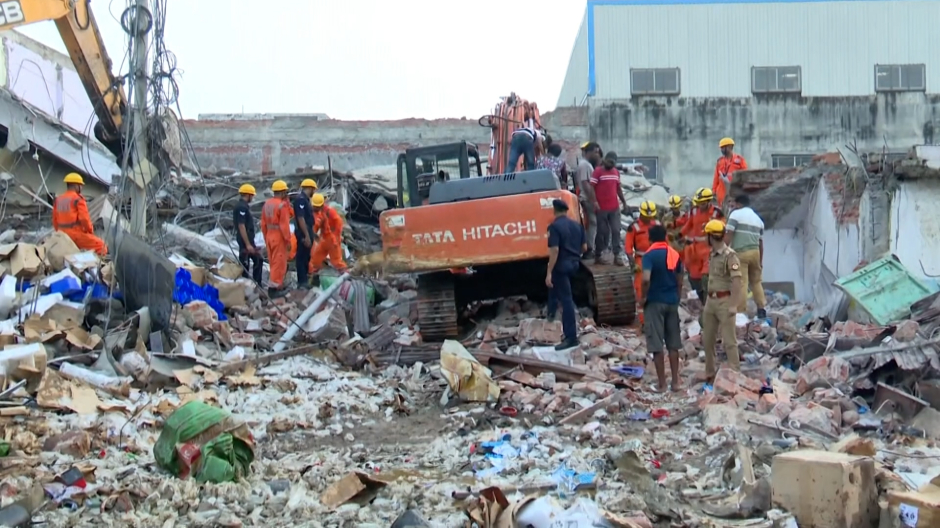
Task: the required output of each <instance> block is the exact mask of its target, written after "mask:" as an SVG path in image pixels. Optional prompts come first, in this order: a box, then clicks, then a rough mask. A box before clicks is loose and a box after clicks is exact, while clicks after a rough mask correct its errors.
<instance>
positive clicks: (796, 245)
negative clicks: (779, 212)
mask: <svg viewBox="0 0 940 528" xmlns="http://www.w3.org/2000/svg"><path fill="white" fill-rule="evenodd" d="M763 277H764V282H792V283H793V288H794V290H795V293H796V298H797V299H800V300H802V299H803V298H805V296H806V294H805V293H804V292H803V288H804V283H803V239H802V237H801V236H800V231H799V230H798V229H771V230H769V231H766V232H764V274H763Z"/></svg>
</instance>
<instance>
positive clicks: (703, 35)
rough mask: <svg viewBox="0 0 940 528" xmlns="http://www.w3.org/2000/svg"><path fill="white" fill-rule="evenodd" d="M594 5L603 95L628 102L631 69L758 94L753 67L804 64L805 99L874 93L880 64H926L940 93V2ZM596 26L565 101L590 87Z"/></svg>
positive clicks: (724, 93)
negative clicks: (666, 71) (674, 71)
mask: <svg viewBox="0 0 940 528" xmlns="http://www.w3.org/2000/svg"><path fill="white" fill-rule="evenodd" d="M601 4H603V2H602V3H601ZM588 9H594V41H595V46H594V47H595V68H596V92H595V97H596V98H598V99H625V98H629V97H630V96H631V90H630V69H631V68H679V69H680V71H681V96H683V97H749V96H751V67H752V66H800V67H801V77H802V93H803V95H805V96H854V95H870V94H872V93H874V91H875V88H874V84H875V74H874V66H875V65H876V64H916V63H926V64H927V68H926V84H927V91H928V92H930V93H940V60H936V59H935V60H934V61H933V64H930V62H931V61H930V57H931V55H932V56H934V57H936V56H937V53H936V50H938V49H940V30H938V29H937V24H938V22H940V1H936V0H894V1H833V2H763V3H729V4H717V3H712V4H704V3H700V4H685V5H595V6H593V7H591V6H590V3H589V7H588ZM585 20H587V16H586V17H585ZM587 25H588V24H587V23H586V22H585V23H584V24H582V30H581V33H579V34H578V40H577V43H576V44H575V53H573V54H572V63H573V64H569V66H568V77H567V78H566V80H565V83H564V88H563V89H562V94H563V96H564V98H561V99H560V100H559V104H561V103H563V102H567V101H570V100H571V93H573V92H575V91H577V89H578V88H580V87H582V86H585V85H586V84H587V75H586V74H585V73H584V72H586V71H587V69H588V65H587V63H588V53H587V52H586V51H587V50H585V52H584V53H581V52H580V48H579V46H581V45H582V44H581V43H582V42H583V43H584V44H583V45H584V47H585V48H586V47H587V41H588V38H587V35H582V33H586V32H587ZM581 61H583V62H584V64H583V65H582V64H580V62H581ZM575 62H577V63H578V64H574V63H575ZM582 79H583V80H582Z"/></svg>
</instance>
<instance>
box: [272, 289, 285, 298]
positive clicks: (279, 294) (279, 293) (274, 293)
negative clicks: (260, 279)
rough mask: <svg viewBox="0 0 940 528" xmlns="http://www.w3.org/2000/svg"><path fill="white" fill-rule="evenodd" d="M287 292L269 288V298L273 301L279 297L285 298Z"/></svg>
mask: <svg viewBox="0 0 940 528" xmlns="http://www.w3.org/2000/svg"><path fill="white" fill-rule="evenodd" d="M286 293H287V292H286V291H285V290H284V288H268V297H270V298H272V299H277V298H278V297H283V296H284V295H285V294H286Z"/></svg>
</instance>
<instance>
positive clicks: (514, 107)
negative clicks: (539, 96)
mask: <svg viewBox="0 0 940 528" xmlns="http://www.w3.org/2000/svg"><path fill="white" fill-rule="evenodd" d="M479 123H480V126H484V127H487V128H489V129H490V158H489V163H488V171H487V174H491V175H492V174H505V173H507V172H516V171H517V170H519V169H520V168H521V166H522V164H521V160H520V162H519V163H518V164H517V165H516V166H513V167H507V163H508V161H507V158H508V157H509V143H510V142H511V141H512V133H513V131H514V130H516V129H518V128H521V127H530V128H536V129H541V128H542V117H541V115H540V114H539V107H538V105H536V104H535V103H532V102H529V101H526V100H525V99H523V98H521V97H519V96H518V95H516V94H515V92H513V93H511V94H509V96H508V97H503V98H501V99H500V102H499V104H497V105H496V108H494V109H493V113H492V114H490V115H485V116H483V117H481V118H480V121H479ZM537 154H538V153H537Z"/></svg>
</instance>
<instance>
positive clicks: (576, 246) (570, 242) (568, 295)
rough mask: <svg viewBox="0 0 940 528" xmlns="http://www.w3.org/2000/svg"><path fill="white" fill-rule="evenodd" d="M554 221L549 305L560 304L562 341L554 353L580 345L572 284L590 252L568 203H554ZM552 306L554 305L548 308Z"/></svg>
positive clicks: (547, 279) (550, 237)
mask: <svg viewBox="0 0 940 528" xmlns="http://www.w3.org/2000/svg"><path fill="white" fill-rule="evenodd" d="M552 210H553V211H554V213H555V219H554V220H553V221H552V223H551V224H549V225H548V269H547V273H546V275H545V286H547V287H548V289H549V303H553V302H558V303H561V327H562V332H563V334H564V338H563V339H562V342H561V343H559V344H557V345H555V350H567V349H569V348H574V347H577V346H578V344H579V343H578V308H577V306H575V304H574V296H573V294H572V292H571V281H572V280H573V279H574V276H575V274H576V273H577V272H578V269H580V267H581V258H580V257H581V255H583V254H584V252H585V251H587V241H586V240H585V238H584V226H582V225H581V224H579V223H578V222H575V221H574V220H572V219H570V218H568V204H567V203H565V202H564V201H563V200H557V199H556V200H552ZM549 306H550V307H551V305H549Z"/></svg>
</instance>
